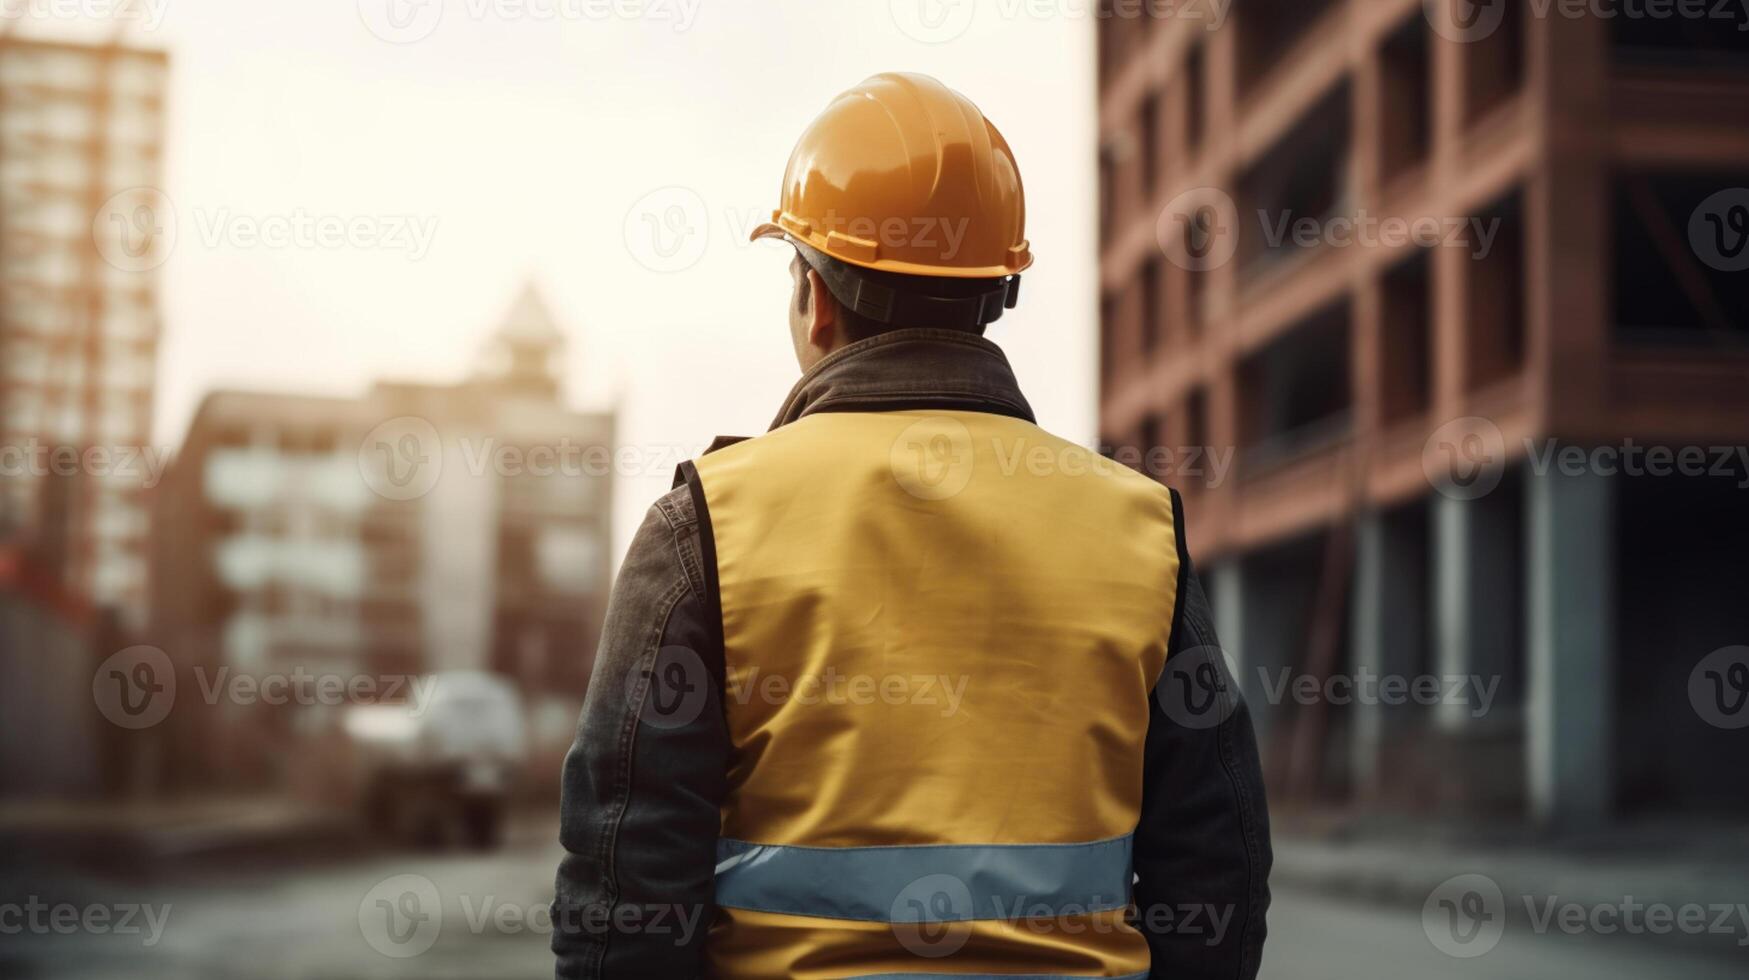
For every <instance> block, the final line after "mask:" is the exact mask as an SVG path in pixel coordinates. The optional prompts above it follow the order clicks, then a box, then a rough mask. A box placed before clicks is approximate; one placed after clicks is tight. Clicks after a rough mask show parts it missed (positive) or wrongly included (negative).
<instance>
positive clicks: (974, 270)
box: [747, 217, 1032, 279]
mask: <svg viewBox="0 0 1749 980" xmlns="http://www.w3.org/2000/svg"><path fill="white" fill-rule="evenodd" d="M782 220H784V217H780V218H779V220H778V221H766V222H763V223H761V224H760V225H759V226H758V227H756V228H754V229H753V232H752V234H750V235H748V236H747V240H748V241H749V242H756V241H759V240H760V239H762V238H782V239H783V240H784V241H787V242H789V243H790V244H792V245H794V244H804V245H807V246H808V247H809V248H812V249H814V250H816V251H818V252H820V253H821V254H824V255H828V256H831V257H832V258H834V259H837V260H838V261H840V262H843V263H844V264H846V265H853V266H856V267H858V268H862V269H874V270H876V271H878V272H896V273H899V274H901V275H908V276H937V277H940V278H944V279H1000V278H1001V277H1003V276H1015V275H1019V274H1020V273H1022V272H1025V271H1026V270H1027V269H1028V268H1030V267H1031V266H1032V251H1031V250H1030V249H1029V248H1028V247H1027V245H1026V243H1024V242H1022V243H1021V245H1020V246H1019V247H1018V248H1016V249H1015V250H1014V253H1015V257H1016V261H1015V262H1014V263H1013V264H1012V265H992V266H973V267H969V268H967V267H957V268H956V267H952V266H937V265H923V264H919V263H913V262H896V261H892V260H887V259H876V260H874V261H872V262H871V261H869V260H868V259H867V258H865V257H863V256H861V255H858V254H853V253H852V252H850V251H847V250H845V249H842V248H839V247H837V244H836V242H835V241H834V239H836V238H837V236H836V235H834V236H831V237H828V236H825V235H820V234H804V233H801V232H799V231H797V230H795V229H792V228H786V227H784V226H783V225H782V224H780V223H779V222H780V221H782Z"/></svg>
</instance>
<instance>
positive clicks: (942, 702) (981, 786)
mask: <svg viewBox="0 0 1749 980" xmlns="http://www.w3.org/2000/svg"><path fill="white" fill-rule="evenodd" d="M695 479H696V480H697V481H698V484H699V486H700V487H701V488H702V494H701V496H702V498H703V503H704V505H705V507H704V511H705V513H704V514H703V515H702V520H703V521H704V522H705V523H706V526H707V534H706V539H707V540H708V541H709V542H710V546H709V549H708V550H714V552H715V555H714V565H715V569H714V571H715V578H716V584H717V594H718V595H719V596H720V601H721V615H722V630H723V650H724V654H725V665H724V666H725V671H724V684H725V696H724V703H725V712H726V714H727V718H728V727H729V733H730V737H731V740H732V743H733V755H732V759H731V765H730V772H729V789H728V794H727V796H726V798H725V801H724V803H723V808H722V832H721V839H720V841H719V845H718V867H717V904H718V906H719V909H720V910H721V914H720V915H719V917H718V920H717V922H716V925H715V926H714V927H713V929H712V932H711V934H710V938H709V942H708V954H709V958H710V962H711V966H712V969H713V971H714V972H715V974H717V975H720V976H723V977H737V978H738V977H795V978H827V977H833V978H840V977H883V976H888V975H892V974H902V975H904V976H906V977H918V976H1010V975H1015V976H1018V975H1025V976H1033V977H1037V976H1040V975H1044V976H1089V977H1093V976H1103V977H1145V976H1146V975H1147V972H1148V968H1149V955H1148V946H1147V943H1146V941H1145V939H1144V938H1143V936H1142V935H1141V934H1140V933H1139V932H1137V931H1136V930H1135V929H1134V928H1132V927H1131V926H1130V925H1128V924H1127V923H1126V922H1125V921H1124V914H1125V909H1126V907H1127V906H1128V904H1129V890H1130V883H1131V881H1132V872H1131V862H1130V852H1131V840H1132V835H1133V832H1134V830H1135V827H1136V823H1137V821H1138V819H1139V815H1140V812H1141V805H1142V754H1143V741H1144V738H1145V736H1146V733H1147V728H1148V716H1149V710H1148V709H1149V698H1150V696H1151V692H1152V691H1153V688H1154V685H1155V682H1156V681H1157V680H1158V678H1159V676H1160V673H1161V670H1162V668H1163V666H1164V663H1165V659H1166V650H1167V642H1168V639H1169V636H1168V634H1169V633H1170V631H1171V628H1172V627H1171V624H1172V622H1173V610H1174V607H1175V604H1176V602H1177V589H1178V578H1179V575H1178V572H1179V566H1180V551H1179V549H1180V541H1179V538H1178V535H1177V530H1176V518H1175V515H1174V507H1173V501H1172V497H1171V494H1170V492H1169V491H1168V490H1166V489H1165V488H1164V487H1162V486H1160V485H1159V484H1157V483H1155V482H1153V481H1151V480H1149V479H1147V478H1145V477H1143V476H1141V475H1139V474H1137V473H1135V472H1133V471H1131V470H1128V469H1126V468H1124V467H1122V466H1119V465H1117V464H1115V463H1112V462H1110V461H1108V460H1105V459H1102V458H1100V457H1099V456H1097V455H1096V454H1094V453H1092V452H1090V451H1088V450H1087V449H1085V448H1083V447H1079V446H1076V445H1074V444H1072V443H1069V442H1067V441H1065V440H1062V439H1058V438H1056V437H1054V436H1052V435H1050V434H1048V433H1046V432H1045V431H1043V430H1042V429H1040V428H1038V427H1037V426H1035V425H1033V424H1031V423H1029V422H1026V421H1023V420H1020V419H1016V418H1009V417H1006V416H1001V415H994V414H987V413H980V412H946V411H900V412H880V413H815V414H812V415H808V416H806V417H804V418H802V419H800V420H799V421H796V422H793V423H791V424H788V425H785V426H782V427H780V428H778V429H776V430H774V431H772V432H770V433H767V434H766V435H764V436H761V437H759V438H757V439H752V440H748V441H745V442H741V443H738V444H735V445H731V446H729V447H727V448H724V449H720V450H718V451H716V452H712V453H710V454H708V455H706V456H704V457H702V458H701V459H699V460H698V461H697V463H696V476H695ZM707 564H708V556H707Z"/></svg>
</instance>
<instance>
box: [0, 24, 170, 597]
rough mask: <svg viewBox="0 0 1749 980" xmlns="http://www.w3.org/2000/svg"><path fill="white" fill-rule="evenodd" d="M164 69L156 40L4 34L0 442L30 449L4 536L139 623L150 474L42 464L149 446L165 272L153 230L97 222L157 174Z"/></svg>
mask: <svg viewBox="0 0 1749 980" xmlns="http://www.w3.org/2000/svg"><path fill="white" fill-rule="evenodd" d="M168 69H169V66H168V59H167V57H166V56H165V55H164V54H163V53H162V52H159V51H150V50H142V49H138V48H133V47H126V46H121V45H100V46H87V45H78V44H69V43H61V42H51V41H40V40H30V39H24V38H20V37H17V36H15V35H6V34H0V365H3V369H0V427H3V429H4V432H3V434H0V439H3V440H4V444H5V445H6V446H8V447H12V448H14V449H15V450H27V451H29V452H31V454H32V455H33V456H34V457H35V458H36V462H35V464H34V465H33V464H32V463H31V462H30V460H29V459H27V458H25V457H23V456H22V455H20V454H18V453H16V452H15V453H14V457H13V459H12V460H11V461H10V462H9V465H8V466H7V472H6V476H5V485H4V491H3V492H0V541H5V542H14V543H19V544H21V545H22V546H24V547H27V548H28V549H29V550H30V551H31V552H32V554H33V555H34V556H35V560H36V561H38V562H39V563H41V564H44V565H47V566H49V567H51V568H52V569H54V570H55V571H56V572H57V573H58V575H59V577H61V578H62V580H63V581H64V582H65V584H66V585H67V587H68V588H69V589H71V590H72V591H74V592H75V593H77V594H79V595H82V596H86V597H88V598H89V599H90V600H91V601H92V602H93V603H94V604H97V605H101V606H113V607H116V608H118V609H120V610H121V611H122V613H123V614H124V615H125V616H126V617H127V618H128V619H129V620H130V621H132V622H133V623H135V624H137V623H138V622H140V621H141V620H142V619H143V617H144V614H145V608H146V559H145V543H146V523H147V522H146V511H145V504H144V500H143V486H142V482H143V481H142V479H141V476H140V473H139V472H138V471H137V468H132V467H125V466H120V465H116V460H115V458H114V456H111V457H110V458H109V459H108V460H106V461H105V463H106V465H104V466H102V467H90V466H81V467H79V470H80V472H78V473H77V474H71V475H67V474H62V473H57V472H44V470H45V469H49V470H59V469H64V467H58V466H45V465H43V464H44V463H45V462H46V453H48V452H50V451H52V450H55V449H58V448H60V447H66V448H67V449H68V450H71V451H76V452H79V453H80V454H83V453H84V452H85V450H87V449H88V448H91V447H102V448H103V449H105V450H106V451H108V452H110V453H118V454H119V453H127V452H143V451H144V448H145V447H146V446H147V445H148V441H147V440H148V438H149V434H150V431H151V418H152V396H153V387H154V381H155V376H156V367H157V346H158V335H159V329H160V324H159V313H158V295H157V278H156V276H155V275H154V274H153V272H152V270H151V269H150V268H148V267H146V266H149V264H150V263H149V262H130V261H127V258H128V255H129V252H130V250H131V251H132V253H133V254H134V256H135V257H143V256H145V255H146V254H147V253H148V252H149V250H150V248H151V245H150V244H149V243H147V242H144V241H143V240H142V235H150V234H151V229H150V228H149V227H147V228H131V227H121V226H117V225H115V224H112V223H110V222H107V221H104V220H103V218H104V217H105V216H106V215H111V214H113V215H115V216H116V217H118V218H124V219H126V218H128V215H127V214H126V213H124V211H125V209H126V206H127V205H128V204H129V200H128V195H130V194H151V193H153V192H152V191H151V189H152V188H154V187H156V186H157V185H159V184H160V183H161V166H162V156H163V139H164V96H165V88H166V84H167V78H168ZM118 195H120V197H119V198H118ZM149 213H150V212H148V215H149ZM118 256H119V257H120V258H121V259H122V261H119V262H117V261H115V260H116V258H117V257H118ZM14 464H16V465H14Z"/></svg>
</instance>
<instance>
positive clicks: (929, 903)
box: [717, 835, 1134, 922]
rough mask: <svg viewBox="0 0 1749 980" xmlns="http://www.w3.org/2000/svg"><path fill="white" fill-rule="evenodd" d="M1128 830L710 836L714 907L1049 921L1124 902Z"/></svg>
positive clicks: (873, 917)
mask: <svg viewBox="0 0 1749 980" xmlns="http://www.w3.org/2000/svg"><path fill="white" fill-rule="evenodd" d="M1133 840H1134V838H1133V837H1132V836H1130V835H1126V836H1123V837H1117V838H1113V839H1111V840H1102V841H1093V842H1091V843H1086V844H933V845H922V846H917V847H791V846H784V845H779V844H749V843H747V842H745V841H738V840H722V841H718V842H717V904H718V905H721V906H726V907H730V908H742V909H752V910H754V911H759V912H780V913H784V914H788V915H811V916H825V917H828V918H833V919H858V920H861V921H865V922H968V921H973V920H978V919H1018V918H1023V917H1039V916H1047V917H1051V918H1057V917H1061V916H1066V915H1081V914H1085V913H1088V912H1102V911H1108V910H1111V909H1119V908H1123V907H1124V906H1126V905H1128V904H1129V891H1130V889H1129V883H1130V877H1131V871H1130V850H1131V845H1132V843H1133Z"/></svg>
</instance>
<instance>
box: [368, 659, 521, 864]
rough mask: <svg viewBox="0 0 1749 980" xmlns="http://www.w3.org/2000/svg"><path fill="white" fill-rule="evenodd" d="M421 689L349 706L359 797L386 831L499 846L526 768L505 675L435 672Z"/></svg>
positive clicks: (515, 702)
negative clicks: (394, 699)
mask: <svg viewBox="0 0 1749 980" xmlns="http://www.w3.org/2000/svg"><path fill="white" fill-rule="evenodd" d="M418 689H420V690H422V691H424V692H425V694H424V696H423V698H421V699H415V700H413V701H409V702H408V703H405V704H375V705H359V706H356V707H353V708H351V709H349V710H348V713H347V715H346V717H345V720H344V723H343V727H344V730H345V734H346V738H347V741H348V743H349V745H348V747H349V750H350V755H351V756H352V758H353V760H354V761H353V766H352V775H353V779H354V780H355V787H356V790H357V792H356V799H357V801H358V803H359V805H361V806H362V808H363V812H364V814H365V816H366V817H367V819H368V820H369V822H370V823H371V825H372V826H373V827H375V828H376V829H377V830H379V831H380V832H383V833H385V834H388V835H391V836H395V837H404V838H408V839H411V840H414V841H416V842H419V843H421V844H428V845H435V844H441V843H443V842H445V841H447V840H450V839H452V838H454V837H455V836H458V835H459V836H460V837H461V838H462V839H463V840H465V841H466V842H467V843H469V844H470V845H471V846H473V847H477V848H481V849H489V848H492V847H496V846H497V845H498V844H499V843H500V842H501V841H502V839H503V833H504V823H505V814H506V813H507V812H508V810H509V806H510V800H511V795H512V792H513V790H514V789H515V788H516V785H517V783H518V782H519V781H520V779H521V778H522V775H523V773H524V771H525V769H526V762H527V758H526V757H527V751H528V749H527V742H528V736H527V724H526V721H525V718H524V713H523V707H522V701H521V698H520V697H518V695H517V692H516V689H515V688H514V687H512V686H511V685H510V684H509V683H508V682H507V681H505V680H504V679H503V678H501V677H498V676H496V675H493V674H488V673H482V672H475V671H457V672H449V673H442V674H437V675H434V676H432V677H430V678H427V679H426V680H425V681H424V683H422V684H420V685H418Z"/></svg>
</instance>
